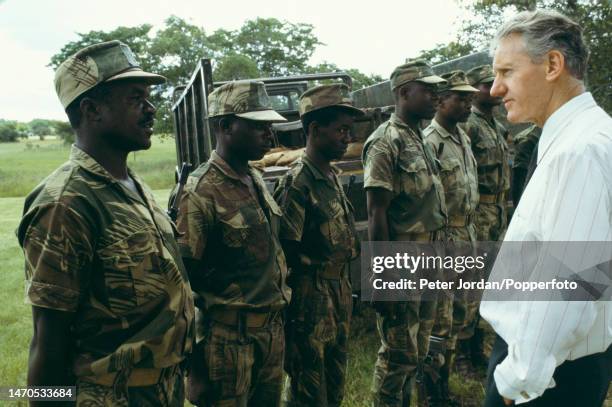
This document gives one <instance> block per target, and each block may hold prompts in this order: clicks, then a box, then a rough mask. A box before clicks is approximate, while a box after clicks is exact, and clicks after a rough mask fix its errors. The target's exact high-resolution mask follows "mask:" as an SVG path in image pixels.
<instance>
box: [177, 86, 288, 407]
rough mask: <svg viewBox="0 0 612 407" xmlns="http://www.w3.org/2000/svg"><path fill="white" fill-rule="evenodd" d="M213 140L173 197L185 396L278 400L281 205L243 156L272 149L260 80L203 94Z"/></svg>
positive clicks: (283, 291) (228, 402)
mask: <svg viewBox="0 0 612 407" xmlns="http://www.w3.org/2000/svg"><path fill="white" fill-rule="evenodd" d="M208 116H209V118H210V124H211V128H212V130H213V131H214V132H215V135H216V139H217V149H216V150H215V151H213V152H212V155H211V157H210V159H209V160H208V161H207V162H206V163H204V164H202V165H201V166H200V167H198V168H197V169H196V170H195V171H193V173H192V174H190V176H189V178H188V180H187V183H186V185H185V190H184V192H183V194H182V196H181V200H180V205H179V208H180V211H179V218H178V228H179V231H180V232H181V233H182V236H181V237H180V238H179V246H180V249H181V253H182V255H183V259H184V261H185V265H186V267H187V271H188V273H189V275H190V277H191V279H192V288H193V291H194V298H195V304H196V336H197V342H198V344H197V346H196V351H195V352H194V356H193V357H192V361H191V370H190V375H189V378H188V398H189V400H190V401H191V402H192V403H194V404H197V405H202V406H247V405H250V406H278V405H279V404H280V397H281V390H282V379H283V357H284V349H285V341H284V334H283V321H282V316H281V311H283V309H284V308H285V306H286V305H287V304H288V303H289V301H290V296H291V290H290V289H289V287H288V286H287V284H286V277H287V266H286V264H285V256H284V255H283V250H282V247H281V245H280V242H279V240H278V228H279V222H280V218H281V210H280V208H279V206H278V205H277V204H276V202H275V201H274V198H273V197H272V195H271V194H270V193H269V192H268V190H267V189H266V186H265V184H264V181H263V179H262V177H261V174H260V173H259V172H258V171H257V170H256V169H255V168H253V167H251V166H250V165H249V164H248V161H249V160H258V159H260V158H261V157H262V156H263V155H264V154H265V153H266V151H268V150H269V149H270V147H271V143H272V130H271V123H272V122H274V121H284V120H285V119H284V118H283V117H282V116H280V115H279V114H278V113H276V112H275V111H274V110H272V109H271V108H270V107H269V98H268V95H267V93H266V90H265V88H264V84H263V83H262V82H254V81H235V82H230V83H227V84H225V85H223V86H221V87H219V88H218V89H216V90H215V91H214V92H212V93H211V94H210V95H209V96H208Z"/></svg>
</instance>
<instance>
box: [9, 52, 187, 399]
mask: <svg viewBox="0 0 612 407" xmlns="http://www.w3.org/2000/svg"><path fill="white" fill-rule="evenodd" d="M122 78H126V79H130V78H131V79H137V80H139V81H141V82H143V83H145V84H147V85H151V84H159V83H163V82H165V78H164V77H163V76H160V75H156V74H152V73H149V72H144V71H143V70H142V69H141V68H140V67H139V66H138V62H137V61H136V58H135V57H134V55H133V53H132V51H131V50H130V49H129V47H128V46H127V45H125V44H123V43H121V42H119V41H109V42H104V43H100V44H94V45H91V46H89V47H86V48H83V49H81V50H79V51H78V52H77V53H76V54H74V55H72V56H70V57H69V58H67V59H66V60H65V61H64V62H63V63H62V64H61V65H60V66H59V67H58V69H57V71H56V72H55V88H56V91H57V95H58V97H59V99H60V102H61V103H62V106H63V107H64V108H67V107H68V106H69V105H71V104H72V103H73V102H74V101H75V100H76V99H77V98H78V97H79V96H81V95H83V94H84V93H85V92H88V91H90V90H91V89H93V88H94V87H96V86H98V85H100V84H101V83H104V82H109V81H112V80H115V79H122ZM128 174H129V176H130V177H131V179H132V180H133V182H134V186H135V187H136V189H137V190H138V192H134V191H133V190H131V189H129V188H127V187H125V186H124V185H123V184H121V183H120V182H118V181H117V179H115V178H113V176H112V175H111V174H110V173H109V172H108V171H107V170H106V169H105V168H104V167H102V165H100V164H99V163H98V162H96V161H95V160H94V159H93V158H92V157H91V156H90V155H88V154H87V153H85V152H84V151H82V150H80V149H79V148H77V147H76V146H73V147H72V150H71V152H70V160H69V161H68V162H67V163H65V164H64V165H63V166H61V167H60V168H59V169H57V170H56V171H55V172H53V173H52V174H51V175H50V176H49V177H47V178H46V179H45V180H44V181H43V182H42V183H41V184H40V185H39V186H37V187H36V188H35V189H34V190H33V191H32V192H31V193H30V195H28V197H27V198H26V201H25V208H24V215H23V218H22V220H21V223H20V225H19V228H18V230H17V236H18V238H19V243H20V245H21V246H22V247H23V250H24V254H25V263H26V264H25V272H26V302H28V303H30V304H32V305H33V306H36V307H40V308H48V309H53V310H59V311H65V312H70V313H74V320H73V323H72V326H71V329H72V339H73V340H74V342H73V343H72V349H71V355H70V356H71V357H70V361H68V362H67V364H68V365H67V366H66V369H67V370H69V371H70V374H71V376H73V377H74V379H75V381H76V386H77V404H78V405H87V406H105V405H113V406H127V405H144V404H149V405H160V406H182V405H183V399H184V389H183V384H182V378H183V372H182V367H181V366H182V363H181V362H182V361H183V359H184V358H185V355H186V354H187V353H189V352H190V351H191V347H192V342H193V339H194V326H193V321H194V308H193V298H192V295H191V288H190V286H189V282H188V279H187V273H186V271H185V269H184V266H183V262H182V260H181V258H180V253H179V249H178V246H177V244H176V241H175V228H174V226H173V224H172V222H171V221H170V219H169V218H168V217H167V215H166V213H165V212H164V211H163V210H162V209H161V208H160V207H159V206H158V205H157V204H156V202H155V200H154V199H153V195H152V193H151V191H150V190H149V189H148V188H147V187H146V185H144V183H143V182H142V181H141V180H140V179H139V178H138V177H137V176H136V175H135V174H133V173H132V172H131V171H129V169H128Z"/></svg>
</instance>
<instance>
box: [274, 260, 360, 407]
mask: <svg viewBox="0 0 612 407" xmlns="http://www.w3.org/2000/svg"><path fill="white" fill-rule="evenodd" d="M339 274H341V276H342V277H341V278H340V279H326V278H322V277H321V276H319V275H317V274H316V272H315V273H311V274H310V275H301V276H297V277H296V278H293V279H292V280H293V281H290V285H291V288H292V301H291V305H290V307H289V312H288V318H287V319H288V322H287V326H286V332H287V358H286V370H287V373H288V375H289V377H288V380H287V382H288V386H286V387H285V401H286V403H287V406H321V407H325V406H340V404H341V403H342V399H343V397H344V384H345V380H346V364H347V353H348V352H347V346H348V336H349V329H350V321H351V311H352V290H351V285H350V282H349V279H348V275H347V274H346V272H339Z"/></svg>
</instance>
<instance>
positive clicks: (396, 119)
mask: <svg viewBox="0 0 612 407" xmlns="http://www.w3.org/2000/svg"><path fill="white" fill-rule="evenodd" d="M389 121H390V122H391V123H393V124H395V125H396V126H398V127H400V128H402V129H404V130H406V131H409V132H410V133H411V134H415V132H414V130H412V128H411V127H410V126H408V125H407V124H406V123H405V122H404V121H403V120H402V119H400V117H399V116H398V115H397V114H395V113H391V117H390V118H389ZM415 135H416V136H417V137H419V138H421V139H422V138H423V136H422V135H421V129H419V132H418V133H416V134H415Z"/></svg>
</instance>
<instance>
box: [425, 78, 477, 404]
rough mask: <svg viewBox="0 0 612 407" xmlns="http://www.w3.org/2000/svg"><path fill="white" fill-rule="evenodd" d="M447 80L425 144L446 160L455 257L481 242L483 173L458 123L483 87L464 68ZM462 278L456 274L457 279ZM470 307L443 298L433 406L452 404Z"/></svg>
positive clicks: (460, 299)
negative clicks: (477, 223) (453, 372)
mask: <svg viewBox="0 0 612 407" xmlns="http://www.w3.org/2000/svg"><path fill="white" fill-rule="evenodd" d="M442 78H443V79H446V81H447V83H446V84H443V85H440V86H439V89H438V90H439V93H438V108H437V112H436V116H435V118H434V119H433V120H432V122H431V124H430V125H429V127H427V128H426V129H425V131H424V132H423V134H424V135H425V142H426V143H427V144H430V145H431V146H432V147H433V149H434V151H437V152H438V155H437V156H438V160H439V161H440V167H441V171H440V179H441V180H442V184H443V185H444V191H445V201H446V208H447V213H448V226H447V228H446V233H445V234H446V241H447V242H448V243H449V245H448V247H447V249H448V250H452V251H453V254H454V255H460V254H461V251H463V250H467V251H468V252H469V251H470V246H471V244H473V243H474V242H476V230H475V228H474V211H475V209H476V206H477V205H478V174H477V171H476V160H475V158H474V155H473V154H472V148H471V146H470V139H469V138H468V136H467V135H466V134H465V132H464V131H463V130H462V129H461V128H460V127H458V126H457V123H464V122H465V121H466V120H467V119H468V117H469V115H470V106H471V98H472V95H473V94H474V92H478V89H476V88H474V87H472V86H470V85H469V84H468V82H467V77H466V75H465V73H464V72H463V71H453V72H450V73H448V74H445V75H442ZM462 242H467V243H468V244H467V245H464V244H462ZM447 254H450V253H447ZM464 254H465V253H464ZM458 276H459V274H455V275H454V276H453V277H458ZM463 294H465V293H463ZM466 306H467V301H466V298H464V296H462V293H460V292H456V293H455V294H454V295H453V293H452V292H449V293H448V295H439V296H438V307H437V311H436V323H435V325H434V328H433V330H432V334H433V335H435V336H437V337H440V338H443V339H445V342H446V344H445V345H446V346H445V348H446V352H445V355H444V365H443V366H442V367H441V368H440V370H439V379H438V381H437V383H435V386H432V387H435V391H431V392H430V395H431V404H430V405H431V406H448V405H450V404H451V400H450V395H449V391H448V378H449V376H450V368H451V365H452V363H453V360H454V356H455V346H456V341H457V333H458V332H459V331H460V330H461V329H463V328H464V325H465V324H466V323H467V322H468V321H471V320H472V318H473V315H471V316H470V315H468V314H467V311H468V309H467V307H466Z"/></svg>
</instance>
